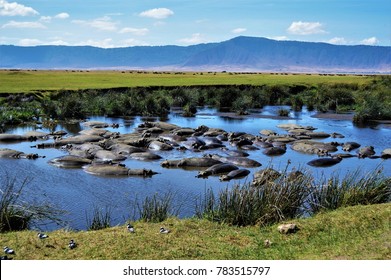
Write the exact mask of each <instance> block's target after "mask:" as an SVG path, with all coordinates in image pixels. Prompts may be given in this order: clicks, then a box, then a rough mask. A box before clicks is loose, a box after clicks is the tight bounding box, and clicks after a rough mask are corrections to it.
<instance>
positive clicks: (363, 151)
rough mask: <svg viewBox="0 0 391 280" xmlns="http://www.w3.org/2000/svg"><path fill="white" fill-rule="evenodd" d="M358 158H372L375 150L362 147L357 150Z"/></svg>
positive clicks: (371, 147) (370, 147)
mask: <svg viewBox="0 0 391 280" xmlns="http://www.w3.org/2000/svg"><path fill="white" fill-rule="evenodd" d="M357 155H358V157H359V158H366V157H373V156H374V155H375V148H374V147H373V146H366V147H362V148H360V149H359V150H357Z"/></svg>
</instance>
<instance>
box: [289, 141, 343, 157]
mask: <svg viewBox="0 0 391 280" xmlns="http://www.w3.org/2000/svg"><path fill="white" fill-rule="evenodd" d="M291 148H292V149H293V150H294V151H297V152H302V153H307V154H318V155H327V154H328V153H330V152H336V151H337V150H338V149H337V147H336V146H335V145H333V144H332V143H323V142H317V141H312V140H297V141H295V142H294V143H292V145H291Z"/></svg>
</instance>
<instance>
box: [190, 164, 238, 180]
mask: <svg viewBox="0 0 391 280" xmlns="http://www.w3.org/2000/svg"><path fill="white" fill-rule="evenodd" d="M236 169H239V168H238V167H237V166H235V165H233V164H230V163H218V164H215V165H212V166H211V167H209V168H207V169H206V170H204V171H200V172H198V175H197V176H196V177H197V178H205V177H208V176H210V175H217V174H222V173H229V172H231V171H232V170H236Z"/></svg>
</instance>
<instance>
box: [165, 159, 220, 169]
mask: <svg viewBox="0 0 391 280" xmlns="http://www.w3.org/2000/svg"><path fill="white" fill-rule="evenodd" d="M218 163H221V161H219V160H217V159H213V158H210V157H202V158H196V157H193V158H183V159H174V160H165V161H163V162H161V163H160V165H161V166H163V167H210V166H212V165H215V164H218Z"/></svg>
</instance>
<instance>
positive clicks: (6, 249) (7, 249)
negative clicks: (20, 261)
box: [3, 246, 15, 255]
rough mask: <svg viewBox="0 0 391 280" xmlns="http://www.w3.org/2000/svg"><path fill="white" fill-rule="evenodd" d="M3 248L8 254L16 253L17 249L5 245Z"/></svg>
mask: <svg viewBox="0 0 391 280" xmlns="http://www.w3.org/2000/svg"><path fill="white" fill-rule="evenodd" d="M3 249H4V253H6V254H10V255H13V254H15V251H14V250H12V249H11V248H8V247H7V246H5V247H4V248H3Z"/></svg>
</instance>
